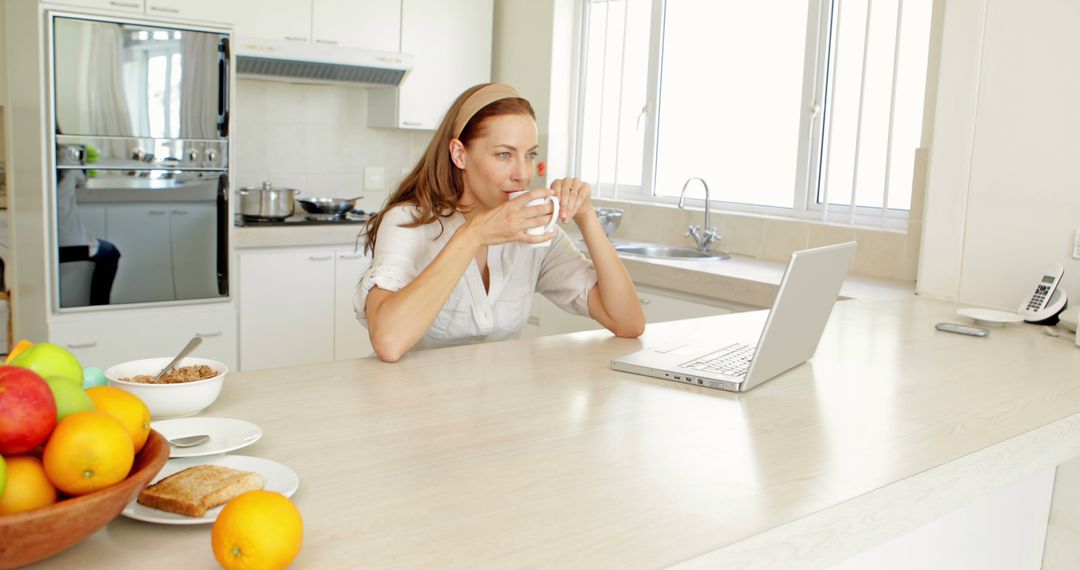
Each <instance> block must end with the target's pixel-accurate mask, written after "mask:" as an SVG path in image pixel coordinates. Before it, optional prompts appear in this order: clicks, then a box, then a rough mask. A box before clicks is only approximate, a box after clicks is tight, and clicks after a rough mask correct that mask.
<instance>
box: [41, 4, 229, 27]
mask: <svg viewBox="0 0 1080 570" xmlns="http://www.w3.org/2000/svg"><path fill="white" fill-rule="evenodd" d="M42 4H59V5H61V6H79V7H82V8H92V9H98V10H107V11H110V12H128V13H132V14H140V15H147V16H152V17H155V18H167V19H179V20H199V21H203V22H215V23H223V24H231V23H233V22H235V21H236V16H237V12H236V10H235V9H234V8H235V6H234V2H231V1H229V0H225V1H224V2H223V1H221V0H42Z"/></svg>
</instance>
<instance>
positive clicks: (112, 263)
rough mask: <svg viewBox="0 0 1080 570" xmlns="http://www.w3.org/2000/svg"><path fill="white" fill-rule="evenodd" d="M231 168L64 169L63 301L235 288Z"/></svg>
mask: <svg viewBox="0 0 1080 570" xmlns="http://www.w3.org/2000/svg"><path fill="white" fill-rule="evenodd" d="M228 197H229V193H228V178H227V177H226V176H225V174H224V173H223V172H208V171H201V172H192V171H180V170H147V171H124V170H83V169H71V168H63V169H58V170H57V206H58V207H57V219H56V228H57V243H58V245H59V248H58V252H59V255H58V258H57V261H58V267H57V275H58V277H59V279H58V291H59V307H60V308H61V309H63V308H71V307H82V306H88V305H125V304H133V303H161V302H175V301H188V300H195V299H198V300H208V299H218V298H224V297H227V296H228V281H229V279H228V274H229V271H228V242H227V240H228V223H229V215H228V210H229V204H228Z"/></svg>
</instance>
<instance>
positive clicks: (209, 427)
mask: <svg viewBox="0 0 1080 570" xmlns="http://www.w3.org/2000/svg"><path fill="white" fill-rule="evenodd" d="M150 427H151V428H152V429H154V430H156V431H157V432H158V433H160V434H161V435H163V436H164V437H165V439H176V438H178V437H186V436H189V435H200V434H206V435H209V436H210V441H207V442H206V443H202V444H199V445H195V446H192V447H183V448H180V447H173V448H172V449H171V450H170V451H169V457H203V456H206V455H220V454H222V453H228V452H230V451H235V450H237V449H240V448H242V447H247V446H249V445H251V444H253V443H255V442H256V441H259V438H261V437H262V435H263V431H262V428H260V427H259V426H257V425H255V424H253V423H251V422H245V421H244V420H234V419H231V418H178V419H175V420H160V421H156V422H151V423H150Z"/></svg>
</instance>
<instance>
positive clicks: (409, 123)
mask: <svg viewBox="0 0 1080 570" xmlns="http://www.w3.org/2000/svg"><path fill="white" fill-rule="evenodd" d="M401 124H402V125H405V126H406V127H422V126H424V123H421V122H420V121H401Z"/></svg>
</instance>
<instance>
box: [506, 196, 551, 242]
mask: <svg viewBox="0 0 1080 570" xmlns="http://www.w3.org/2000/svg"><path fill="white" fill-rule="evenodd" d="M526 192H529V191H528V190H519V191H517V192H514V193H513V194H511V195H510V199H511V200H513V199H514V198H517V197H518V196H521V195H522V194H524V193H526ZM548 200H551V221H550V222H548V223H547V225H546V226H540V227H536V228H529V229H527V230H525V233H527V234H529V235H531V236H542V235H544V234H546V233H548V232H550V231H554V230H555V222H558V221H559V198H558V197H557V196H548V197H547V198H537V199H535V200H529V203H528V204H525V205H526V206H541V205H543V204H544V202H547V201H548ZM525 245H528V246H529V247H547V246H549V245H551V240H547V241H544V242H540V243H530V244H525Z"/></svg>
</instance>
